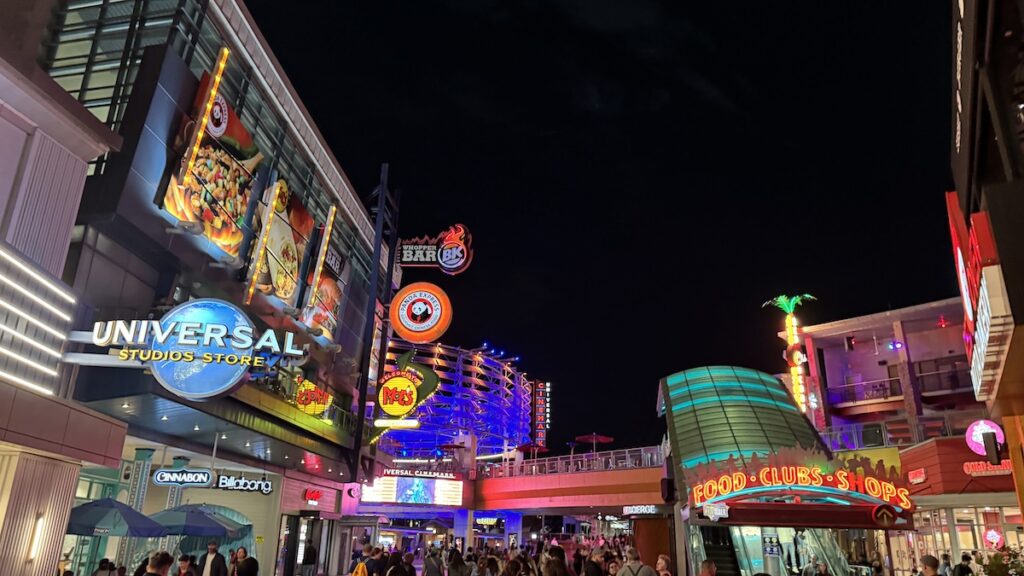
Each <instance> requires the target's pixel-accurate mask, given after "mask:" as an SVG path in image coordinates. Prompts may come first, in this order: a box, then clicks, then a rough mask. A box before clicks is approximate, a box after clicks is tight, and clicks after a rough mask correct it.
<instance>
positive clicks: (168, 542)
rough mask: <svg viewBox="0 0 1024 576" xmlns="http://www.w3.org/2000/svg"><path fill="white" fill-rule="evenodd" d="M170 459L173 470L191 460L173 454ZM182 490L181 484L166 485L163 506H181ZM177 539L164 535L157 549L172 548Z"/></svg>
mask: <svg viewBox="0 0 1024 576" xmlns="http://www.w3.org/2000/svg"><path fill="white" fill-rule="evenodd" d="M171 461H172V462H173V464H172V465H171V468H173V469H175V470H178V469H181V468H186V467H188V465H189V463H190V462H191V461H192V459H191V458H189V457H188V456H175V457H174V458H173V459H172V460H171ZM161 464H162V462H161ZM184 491H185V488H184V487H182V486H170V487H168V490H167V504H166V505H165V506H164V507H165V508H167V509H170V508H175V507H178V506H181V498H182V495H183V493H184ZM179 540H181V537H179V536H164V537H163V538H161V539H160V547H159V550H174V548H175V546H176V545H177V543H178V541H179Z"/></svg>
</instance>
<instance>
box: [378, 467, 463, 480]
mask: <svg viewBox="0 0 1024 576" xmlns="http://www.w3.org/2000/svg"><path fill="white" fill-rule="evenodd" d="M384 475H385V476H414V477H416V478H441V479H443V480H458V479H459V474H456V473H455V472H445V471H442V470H401V469H397V468H385V469H384Z"/></svg>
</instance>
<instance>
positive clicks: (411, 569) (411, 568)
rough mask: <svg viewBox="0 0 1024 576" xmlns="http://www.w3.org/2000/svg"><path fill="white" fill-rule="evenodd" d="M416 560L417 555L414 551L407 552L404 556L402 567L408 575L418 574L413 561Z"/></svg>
mask: <svg viewBox="0 0 1024 576" xmlns="http://www.w3.org/2000/svg"><path fill="white" fill-rule="evenodd" d="M415 561H416V555H415V554H413V553H412V552H406V554H405V556H402V567H403V568H405V574H406V576H416V566H415V565H414V564H413V562H415Z"/></svg>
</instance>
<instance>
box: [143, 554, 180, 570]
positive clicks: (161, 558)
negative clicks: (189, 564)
mask: <svg viewBox="0 0 1024 576" xmlns="http://www.w3.org/2000/svg"><path fill="white" fill-rule="evenodd" d="M172 564H174V557H173V556H171V555H170V554H168V553H167V552H162V551H161V552H153V553H152V554H150V555H149V562H147V563H146V574H147V576H167V574H168V573H170V571H171V565H172Z"/></svg>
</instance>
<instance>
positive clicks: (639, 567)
mask: <svg viewBox="0 0 1024 576" xmlns="http://www.w3.org/2000/svg"><path fill="white" fill-rule="evenodd" d="M712 565H714V563H712ZM619 576H658V573H657V572H655V571H654V568H651V567H650V566H648V565H647V564H644V563H643V562H641V561H640V551H639V550H637V549H636V548H634V547H632V546H630V547H629V548H626V563H625V564H623V565H622V568H619ZM701 576H715V575H714V573H711V574H704V565H703V564H701Z"/></svg>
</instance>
